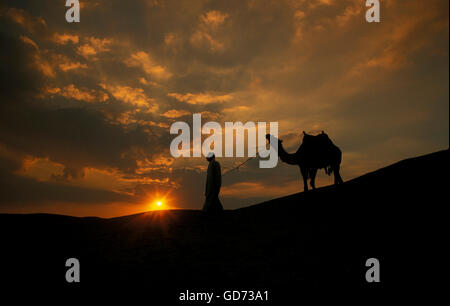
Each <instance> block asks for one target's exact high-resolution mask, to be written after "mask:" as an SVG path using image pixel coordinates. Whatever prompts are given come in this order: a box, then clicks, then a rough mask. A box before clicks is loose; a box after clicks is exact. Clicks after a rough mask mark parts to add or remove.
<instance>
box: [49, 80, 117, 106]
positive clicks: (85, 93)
mask: <svg viewBox="0 0 450 306" xmlns="http://www.w3.org/2000/svg"><path fill="white" fill-rule="evenodd" d="M46 93H47V94H50V95H60V96H63V97H65V98H68V99H75V100H78V101H85V102H91V103H93V102H105V101H106V100H108V95H107V94H105V93H104V92H99V91H96V90H87V89H84V90H80V89H78V88H76V87H75V85H74V84H70V85H68V86H65V87H63V88H57V87H54V88H47V89H46Z"/></svg>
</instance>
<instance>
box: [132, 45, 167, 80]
mask: <svg viewBox="0 0 450 306" xmlns="http://www.w3.org/2000/svg"><path fill="white" fill-rule="evenodd" d="M124 63H125V64H126V65H127V66H129V67H139V68H141V69H142V70H143V71H144V72H145V73H146V74H148V75H149V76H152V77H155V78H157V79H162V80H167V79H169V78H170V77H171V76H172V74H171V73H170V72H169V71H167V69H166V68H164V67H163V66H161V65H158V64H156V63H155V62H154V61H153V60H152V59H151V58H150V56H149V55H148V53H145V52H144V51H139V52H136V53H134V54H132V55H131V56H130V57H129V58H128V59H126V60H125V61H124Z"/></svg>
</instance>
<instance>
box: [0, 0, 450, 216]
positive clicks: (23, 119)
mask: <svg viewBox="0 0 450 306" xmlns="http://www.w3.org/2000/svg"><path fill="white" fill-rule="evenodd" d="M80 2H81V4H82V7H81V14H80V16H81V22H80V23H67V22H66V21H65V12H66V9H67V8H66V7H65V6H64V1H60V2H56V1H51V0H48V1H27V2H26V3H25V1H20V2H18V1H8V0H6V1H5V0H3V1H2V4H1V5H0V39H1V46H2V47H1V50H0V59H1V65H0V66H1V68H0V70H1V72H0V77H1V79H0V86H1V92H2V99H1V102H0V116H1V118H0V186H1V187H0V194H1V195H0V212H20V213H30V212H52V213H62V214H70V215H77V216H85V215H97V216H104V217H110V216H118V215H124V214H131V213H136V212H140V211H146V210H148V209H152V208H154V207H153V206H152V205H153V203H154V201H156V200H157V199H158V198H166V203H165V204H166V205H170V207H172V208H189V209H198V208H201V206H202V204H203V191H204V184H205V170H206V166H207V162H206V161H205V160H204V159H199V158H192V159H174V158H172V157H171V155H170V152H169V145H170V141H171V140H172V139H173V138H174V135H170V134H169V127H170V125H171V124H172V123H173V122H175V121H179V120H181V121H186V122H188V123H190V122H191V121H192V114H193V113H202V119H203V121H204V122H205V121H207V120H214V121H217V122H219V123H220V124H221V125H222V126H224V122H226V121H234V122H235V121H241V122H244V123H245V122H247V121H254V122H257V121H265V122H273V121H277V122H278V123H279V135H280V138H281V139H283V140H284V144H285V145H286V148H287V150H288V151H291V152H294V151H295V150H296V149H297V147H298V145H299V144H300V142H301V132H302V131H303V130H304V131H307V132H310V133H315V132H320V131H322V130H324V131H326V132H327V133H328V135H329V136H330V137H331V139H332V140H333V141H334V143H335V144H336V145H338V146H339V147H340V148H341V150H342V151H343V162H342V166H341V169H342V172H341V174H342V176H343V178H344V180H348V179H351V178H354V177H357V176H359V175H361V174H364V173H366V172H368V171H372V170H376V169H378V168H380V167H382V166H385V165H388V164H390V163H393V162H395V161H398V160H401V159H404V158H407V157H413V156H417V155H420V154H426V153H430V152H433V151H436V150H440V149H446V148H448V143H449V142H448V139H449V132H448V131H449V129H448V128H449V117H448V116H449V87H448V83H449V53H448V51H449V15H448V14H449V13H448V11H449V7H448V6H449V2H448V1H447V0H429V1H422V0H409V1H404V0H397V1H394V0H389V1H388V0H384V1H383V0H380V2H381V22H380V23H370V24H369V23H367V22H366V21H365V18H364V16H365V10H366V8H365V6H364V2H365V1H360V0H354V1H352V0H345V1H344V0H342V1H338V0H336V1H334V0H308V1H306V0H273V1H265V0H260V1H256V0H253V1H244V0H239V1H232V0H227V1H203V0H186V1H183V0H173V1H162V0H146V1H144V0H133V1H118V0H100V1H80ZM218 160H219V162H221V164H222V170H223V172H225V171H226V170H227V169H230V168H231V167H233V166H234V165H236V164H238V163H239V162H241V161H243V160H244V159H237V158H219V159H218ZM332 181H333V180H332V178H331V177H328V176H326V175H325V174H324V173H323V171H321V173H320V175H319V177H318V185H319V186H323V185H327V184H330V183H332ZM302 188H303V187H302V183H301V182H300V173H299V170H298V168H297V167H292V166H288V165H285V164H282V163H281V162H280V163H279V164H278V166H277V167H276V168H273V169H259V168H258V162H257V161H256V160H253V161H251V162H249V163H248V165H246V167H244V168H242V169H240V170H239V171H238V172H234V173H232V174H231V173H230V174H229V175H227V176H225V177H224V179H223V188H222V202H223V204H224V206H225V208H228V209H232V208H237V207H242V206H246V205H250V204H255V203H258V202H260V201H263V200H267V199H271V198H274V197H279V196H282V195H287V194H291V193H294V192H298V191H301V190H302ZM169 200H170V202H169ZM166 207H169V206H166Z"/></svg>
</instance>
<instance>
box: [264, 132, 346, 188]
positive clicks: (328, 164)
mask: <svg viewBox="0 0 450 306" xmlns="http://www.w3.org/2000/svg"><path fill="white" fill-rule="evenodd" d="M266 139H267V140H268V141H269V144H270V141H271V140H272V141H277V140H278V156H279V157H280V159H281V161H282V162H285V163H287V164H289V165H298V166H299V167H300V172H301V174H302V176H303V184H304V191H308V183H307V180H308V178H309V179H310V184H311V187H312V189H315V188H316V184H315V179H316V174H317V170H318V169H325V173H326V174H328V175H331V173H334V184H335V185H338V184H342V183H343V181H342V178H341V175H340V174H339V169H340V166H341V160H342V152H341V150H340V149H339V148H338V147H337V146H336V145H335V144H334V143H333V142H332V141H331V139H330V138H329V137H328V135H327V134H325V132H324V131H322V133H321V134H319V135H317V136H313V135H309V134H306V133H305V132H304V131H303V142H302V144H301V145H300V147H299V148H298V150H297V152H295V153H287V152H286V151H285V150H284V148H283V145H282V142H283V141H282V140H279V139H277V138H276V137H274V136H272V135H270V134H267V135H266Z"/></svg>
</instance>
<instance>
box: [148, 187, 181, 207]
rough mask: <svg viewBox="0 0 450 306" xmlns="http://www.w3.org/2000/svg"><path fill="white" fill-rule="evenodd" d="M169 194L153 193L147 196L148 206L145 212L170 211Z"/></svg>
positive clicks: (171, 203) (171, 202)
mask: <svg viewBox="0 0 450 306" xmlns="http://www.w3.org/2000/svg"><path fill="white" fill-rule="evenodd" d="M169 194H170V192H165V193H163V192H161V191H154V192H153V194H152V195H149V196H148V198H147V199H148V202H147V203H148V204H147V207H148V208H147V209H146V210H150V211H152V210H170V209H173V208H174V207H173V198H172V197H170V195H169Z"/></svg>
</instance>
